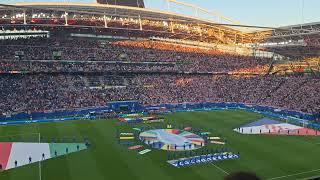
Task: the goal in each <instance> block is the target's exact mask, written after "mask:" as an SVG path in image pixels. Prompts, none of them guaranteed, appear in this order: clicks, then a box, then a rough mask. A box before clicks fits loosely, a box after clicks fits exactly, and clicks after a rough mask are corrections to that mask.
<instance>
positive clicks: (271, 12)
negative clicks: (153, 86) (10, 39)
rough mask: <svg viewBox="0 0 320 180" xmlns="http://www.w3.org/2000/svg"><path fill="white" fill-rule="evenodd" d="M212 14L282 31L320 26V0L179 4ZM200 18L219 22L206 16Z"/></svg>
mask: <svg viewBox="0 0 320 180" xmlns="http://www.w3.org/2000/svg"><path fill="white" fill-rule="evenodd" d="M43 1H45V2H86V3H88V2H94V0H0V3H8V2H9V3H15V2H43ZM178 1H180V2H185V3H190V4H194V5H197V6H199V7H202V8H205V9H207V10H209V11H213V12H218V13H219V14H221V15H223V16H226V17H228V18H230V19H233V20H237V21H240V22H241V24H245V25H257V26H268V27H279V26H286V25H293V24H301V23H309V22H320V10H319V7H320V0H178ZM145 4H146V7H147V8H151V9H159V10H168V8H167V3H166V0H145ZM170 10H171V11H174V12H177V13H182V14H186V15H195V11H194V10H193V9H192V8H188V7H183V6H180V5H179V6H178V5H175V4H174V3H171V4H170ZM198 16H199V17H202V18H206V19H210V20H216V21H218V20H217V18H214V17H213V16H209V15H208V14H205V13H201V12H199V13H198Z"/></svg>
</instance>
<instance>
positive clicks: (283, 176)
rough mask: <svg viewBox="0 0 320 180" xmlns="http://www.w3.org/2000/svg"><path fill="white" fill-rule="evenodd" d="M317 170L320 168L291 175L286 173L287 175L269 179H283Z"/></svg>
mask: <svg viewBox="0 0 320 180" xmlns="http://www.w3.org/2000/svg"><path fill="white" fill-rule="evenodd" d="M317 171H320V169H314V170H311V171H305V172H301V173H295V174H289V175H286V176H279V177H274V178H269V179H268V180H274V179H282V178H287V177H292V176H297V175H301V174H308V173H312V172H317Z"/></svg>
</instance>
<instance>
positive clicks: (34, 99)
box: [0, 74, 320, 114]
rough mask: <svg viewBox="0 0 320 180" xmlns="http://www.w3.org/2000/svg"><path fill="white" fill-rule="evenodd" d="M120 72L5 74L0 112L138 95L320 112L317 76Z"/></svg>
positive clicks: (157, 100) (149, 100)
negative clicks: (109, 73) (93, 73)
mask: <svg viewBox="0 0 320 180" xmlns="http://www.w3.org/2000/svg"><path fill="white" fill-rule="evenodd" d="M115 77H116V78H115ZM115 77H113V76H110V75H99V76H97V75H91V76H88V75H86V76H84V75H62V74H60V75H7V76H1V77H0V89H2V90H1V91H0V97H1V98H0V114H6V113H12V112H21V111H29V112H30V111H45V110H54V109H72V108H81V107H93V106H103V105H105V104H106V103H107V102H109V101H114V100H139V101H141V102H143V103H144V104H161V103H182V102H207V101H212V102H218V101H219V102H241V103H252V104H259V105H268V106H274V107H279V108H285V109H291V110H297V111H302V112H307V113H319V112H320V96H319V94H320V80H319V79H316V78H312V77H279V76H254V77H246V78H243V77H242V78H236V77H232V76H228V75H223V76H209V75H131V76H120V77H119V76H115ZM91 81H96V82H94V83H92V82H91ZM92 84H94V87H93V86H92Z"/></svg>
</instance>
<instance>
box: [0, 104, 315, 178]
mask: <svg viewBox="0 0 320 180" xmlns="http://www.w3.org/2000/svg"><path fill="white" fill-rule="evenodd" d="M258 118H261V116H260V115H259V114H255V113H249V112H245V111H238V110H236V111H229V110H228V111H211V112H190V113H175V114H169V115H166V116H165V119H166V120H169V121H171V122H173V124H179V123H181V124H191V125H192V126H194V127H197V128H204V129H212V130H213V131H214V133H215V134H221V135H222V136H223V137H225V138H226V139H227V140H228V141H227V142H228V146H229V147H231V148H232V149H233V150H235V151H236V152H238V151H239V152H240V154H241V157H240V159H236V160H228V161H221V162H217V163H215V164H203V165H196V166H192V167H185V168H174V167H172V166H171V165H169V164H168V163H167V162H166V161H165V160H166V153H165V152H164V151H161V150H154V151H152V152H150V153H148V154H145V155H138V154H137V152H135V151H129V150H127V149H126V148H125V147H124V146H121V145H119V144H118V143H117V140H116V138H115V135H116V131H117V128H118V127H117V126H119V125H117V124H116V120H97V121H72V122H58V123H40V124H26V125H10V126H1V127H0V136H1V137H0V141H1V140H2V141H4V140H8V139H7V137H3V136H12V135H15V134H21V133H23V134H28V133H37V132H40V133H41V135H42V136H43V137H45V138H46V137H47V139H48V140H49V139H50V138H52V137H57V138H62V137H78V138H84V137H88V138H89V139H90V141H91V142H92V144H93V146H92V147H91V148H89V149H88V150H85V151H81V152H78V153H73V154H70V155H68V156H62V157H58V158H56V159H50V160H47V161H44V162H42V179H43V180H57V179H58V180H88V179H89V180H109V179H110V180H116V179H119V180H120V179H121V180H126V179H127V180H129V179H130V180H138V179H141V180H150V179H152V180H202V179H203V180H209V179H210V180H219V179H223V177H224V176H225V175H226V174H227V173H230V172H234V171H239V170H244V171H251V172H255V173H256V174H258V176H260V177H261V178H263V179H281V180H289V179H290V180H291V179H303V178H306V177H312V176H317V175H320V139H319V137H292V136H291V137H287V136H268V135H262V136H258V135H241V134H237V133H235V132H233V131H232V129H233V128H235V127H238V126H240V125H242V124H245V123H248V122H251V121H254V120H256V119H258ZM122 128H123V127H122ZM124 128H126V127H124ZM127 128H129V127H127ZM0 179H1V180H20V179H25V180H37V179H39V172H38V163H34V164H32V165H28V166H23V167H20V168H16V169H12V170H8V171H5V172H2V173H0Z"/></svg>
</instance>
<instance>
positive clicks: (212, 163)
mask: <svg viewBox="0 0 320 180" xmlns="http://www.w3.org/2000/svg"><path fill="white" fill-rule="evenodd" d="M211 164H212V165H213V166H214V167H216V168H217V169H219V170H220V171H221V172H223V173H225V174H227V175H229V173H228V172H227V171H225V170H223V169H222V168H220V167H218V166H217V165H215V164H214V163H211Z"/></svg>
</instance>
